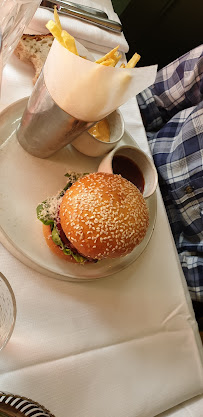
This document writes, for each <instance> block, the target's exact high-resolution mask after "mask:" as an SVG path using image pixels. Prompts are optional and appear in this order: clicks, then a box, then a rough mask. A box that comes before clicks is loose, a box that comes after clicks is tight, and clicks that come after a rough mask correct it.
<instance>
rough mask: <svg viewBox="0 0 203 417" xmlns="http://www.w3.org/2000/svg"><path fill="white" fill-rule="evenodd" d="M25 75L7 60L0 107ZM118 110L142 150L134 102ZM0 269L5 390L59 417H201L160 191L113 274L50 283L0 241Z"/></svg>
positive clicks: (193, 343)
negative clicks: (7, 326)
mask: <svg viewBox="0 0 203 417" xmlns="http://www.w3.org/2000/svg"><path fill="white" fill-rule="evenodd" d="M32 77H33V69H32V67H31V66H29V65H27V64H25V63H22V62H20V61H19V60H18V59H17V58H16V57H15V56H12V57H11V59H10V62H9V63H8V64H7V66H6V67H5V69H4V74H3V83H2V97H1V105H0V109H1V110H2V109H3V108H5V107H7V106H8V105H9V104H10V103H12V102H14V101H16V100H17V99H20V98H22V97H25V96H28V95H30V93H31V91H32V88H33V85H32ZM121 111H122V114H123V116H124V120H125V126H126V130H128V132H129V133H131V134H132V135H133V137H134V139H135V140H136V141H137V142H138V144H139V145H140V146H141V148H142V149H143V150H145V151H146V152H149V149H148V145H147V140H146V136H145V132H144V128H143V125H142V121H141V118H140V114H139V110H138V106H137V103H136V99H135V98H133V99H131V100H130V101H129V102H128V103H126V104H125V105H123V106H122V107H121ZM8 169H9V167H8ZM25 175H26V173H25ZM42 180H43V179H42ZM13 186H15V179H14V183H13ZM22 186H23V184H22ZM45 191H46V184H45ZM11 192H12V189H11ZM30 192H32V190H31V191H30ZM28 198H29V196H28ZM17 204H18V202H16V205H17ZM33 221H34V219H33ZM28 232H29V231H28ZM0 269H1V271H2V272H3V273H4V275H5V276H6V277H7V279H8V280H9V282H10V284H11V286H12V288H13V290H14V293H15V296H16V302H17V320H16V326H15V329H14V332H13V335H12V337H11V339H10V341H9V343H8V345H7V346H6V348H5V349H4V350H3V351H2V352H1V355H0V388H1V389H2V390H3V391H9V392H12V393H14V394H19V395H23V396H26V397H29V398H32V399H33V400H35V401H37V402H39V403H40V404H42V405H44V406H45V407H46V408H47V409H49V410H50V411H51V412H52V413H53V414H55V416H56V417H66V416H70V417H78V416H83V417H95V416H97V417H100V416H101V417H103V416H108V417H138V416H139V417H140V416H142V417H153V416H156V415H158V414H159V413H163V414H162V415H161V416H160V417H169V416H170V417H171V416H173V417H182V416H184V417H185V416H194V417H200V416H201V414H200V410H201V409H202V404H203V400H202V398H203V397H202V396H201V394H202V393H203V351H202V345H201V341H200V337H199V334H198V329H197V324H196V321H195V318H194V314H193V310H192V306H191V301H190V297H189V294H188V290H187V287H186V284H185V279H184V276H183V274H182V270H181V267H180V264H179V260H178V256H177V253H176V250H175V246H174V243H173V240H172V237H171V232H170V228H169V224H168V221H167V217H166V213H165V209H164V206H163V202H162V198H161V195H160V192H159V190H157V221H156V226H155V230H154V233H153V236H152V238H151V240H150V242H149V244H148V246H147V247H146V249H145V251H144V252H143V253H142V255H141V256H140V257H139V258H138V259H137V260H136V261H135V262H134V263H133V264H131V265H130V266H129V267H128V268H126V269H125V270H123V271H121V272H119V273H117V274H115V275H113V276H111V277H108V278H105V279H101V280H97V281H92V282H88V283H77V284H75V283H70V282H65V281H59V280H54V279H52V278H48V277H45V276H43V275H41V274H39V273H37V272H35V271H34V270H32V269H30V268H28V267H27V266H25V265H23V264H22V263H21V262H20V261H19V260H17V259H15V258H14V257H13V256H12V255H11V254H10V253H9V252H8V251H7V250H6V249H5V248H4V247H3V245H0ZM195 396H199V397H197V399H193V397H195ZM190 399H191V400H190ZM187 400H190V401H189V402H188V401H187ZM184 401H187V402H186V404H183V405H181V406H178V407H177V408H175V409H172V407H175V406H177V405H178V404H180V403H182V402H184ZM168 409H172V410H171V411H166V410H168ZM183 410H184V411H183ZM188 410H189V411H188Z"/></svg>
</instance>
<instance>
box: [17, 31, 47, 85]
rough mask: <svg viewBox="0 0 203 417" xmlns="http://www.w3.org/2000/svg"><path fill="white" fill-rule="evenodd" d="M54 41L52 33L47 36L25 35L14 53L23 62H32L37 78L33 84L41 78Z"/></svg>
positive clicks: (35, 77)
mask: <svg viewBox="0 0 203 417" xmlns="http://www.w3.org/2000/svg"><path fill="white" fill-rule="evenodd" d="M53 40H54V37H53V36H52V35H51V34H50V33H49V34H47V35H26V34H24V35H23V36H22V37H21V40H20V41H19V43H18V45H17V47H16V48H15V51H14V53H15V55H16V56H17V57H18V58H19V59H20V60H21V61H23V62H30V63H31V64H32V65H33V66H34V69H35V76H34V78H33V84H35V83H36V81H37V78H38V77H39V74H40V72H41V69H42V67H43V65H44V63H45V61H46V58H47V55H48V53H49V50H50V48H51V45H52V42H53Z"/></svg>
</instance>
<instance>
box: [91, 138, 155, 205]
mask: <svg viewBox="0 0 203 417" xmlns="http://www.w3.org/2000/svg"><path fill="white" fill-rule="evenodd" d="M115 155H122V156H125V157H127V158H129V159H131V160H132V161H133V162H134V163H135V165H137V167H138V168H139V170H140V171H141V173H142V175H143V178H144V191H143V197H144V198H147V197H150V196H151V195H152V194H153V193H154V191H155V190H156V187H157V184H158V174H157V170H156V168H155V166H154V163H153V160H152V159H151V158H149V156H147V155H146V153H145V152H143V151H142V150H141V149H140V148H136V147H135V146H130V145H126V146H120V147H118V148H116V149H114V150H113V151H111V152H110V153H109V154H108V155H106V156H105V157H104V158H103V159H102V161H101V163H100V165H99V167H98V172H108V173H111V174H112V173H113V167H112V162H113V158H114V156H115Z"/></svg>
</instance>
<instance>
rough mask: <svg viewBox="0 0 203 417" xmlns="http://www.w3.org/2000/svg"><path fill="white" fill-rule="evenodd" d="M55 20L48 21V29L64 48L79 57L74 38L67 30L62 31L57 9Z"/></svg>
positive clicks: (55, 10)
mask: <svg viewBox="0 0 203 417" xmlns="http://www.w3.org/2000/svg"><path fill="white" fill-rule="evenodd" d="M54 19H55V22H54V21H53V20H49V21H48V23H47V24H46V27H47V29H48V30H49V32H51V33H52V35H53V36H54V38H56V39H57V41H58V42H59V43H60V44H61V45H62V46H64V47H65V48H66V49H68V50H69V51H70V52H72V53H73V54H75V55H78V51H77V48H76V45H75V39H74V37H73V36H71V35H70V34H69V33H68V32H66V30H62V27H61V23H60V19H59V16H58V13H57V9H56V7H55V8H54Z"/></svg>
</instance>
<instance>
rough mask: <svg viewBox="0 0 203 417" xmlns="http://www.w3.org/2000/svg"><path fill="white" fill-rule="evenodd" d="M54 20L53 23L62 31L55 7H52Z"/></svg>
mask: <svg viewBox="0 0 203 417" xmlns="http://www.w3.org/2000/svg"><path fill="white" fill-rule="evenodd" d="M54 20H55V23H56V25H57V26H58V28H59V29H60V30H61V31H62V27H61V22H60V19H59V15H58V13H57V7H56V6H54Z"/></svg>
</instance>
